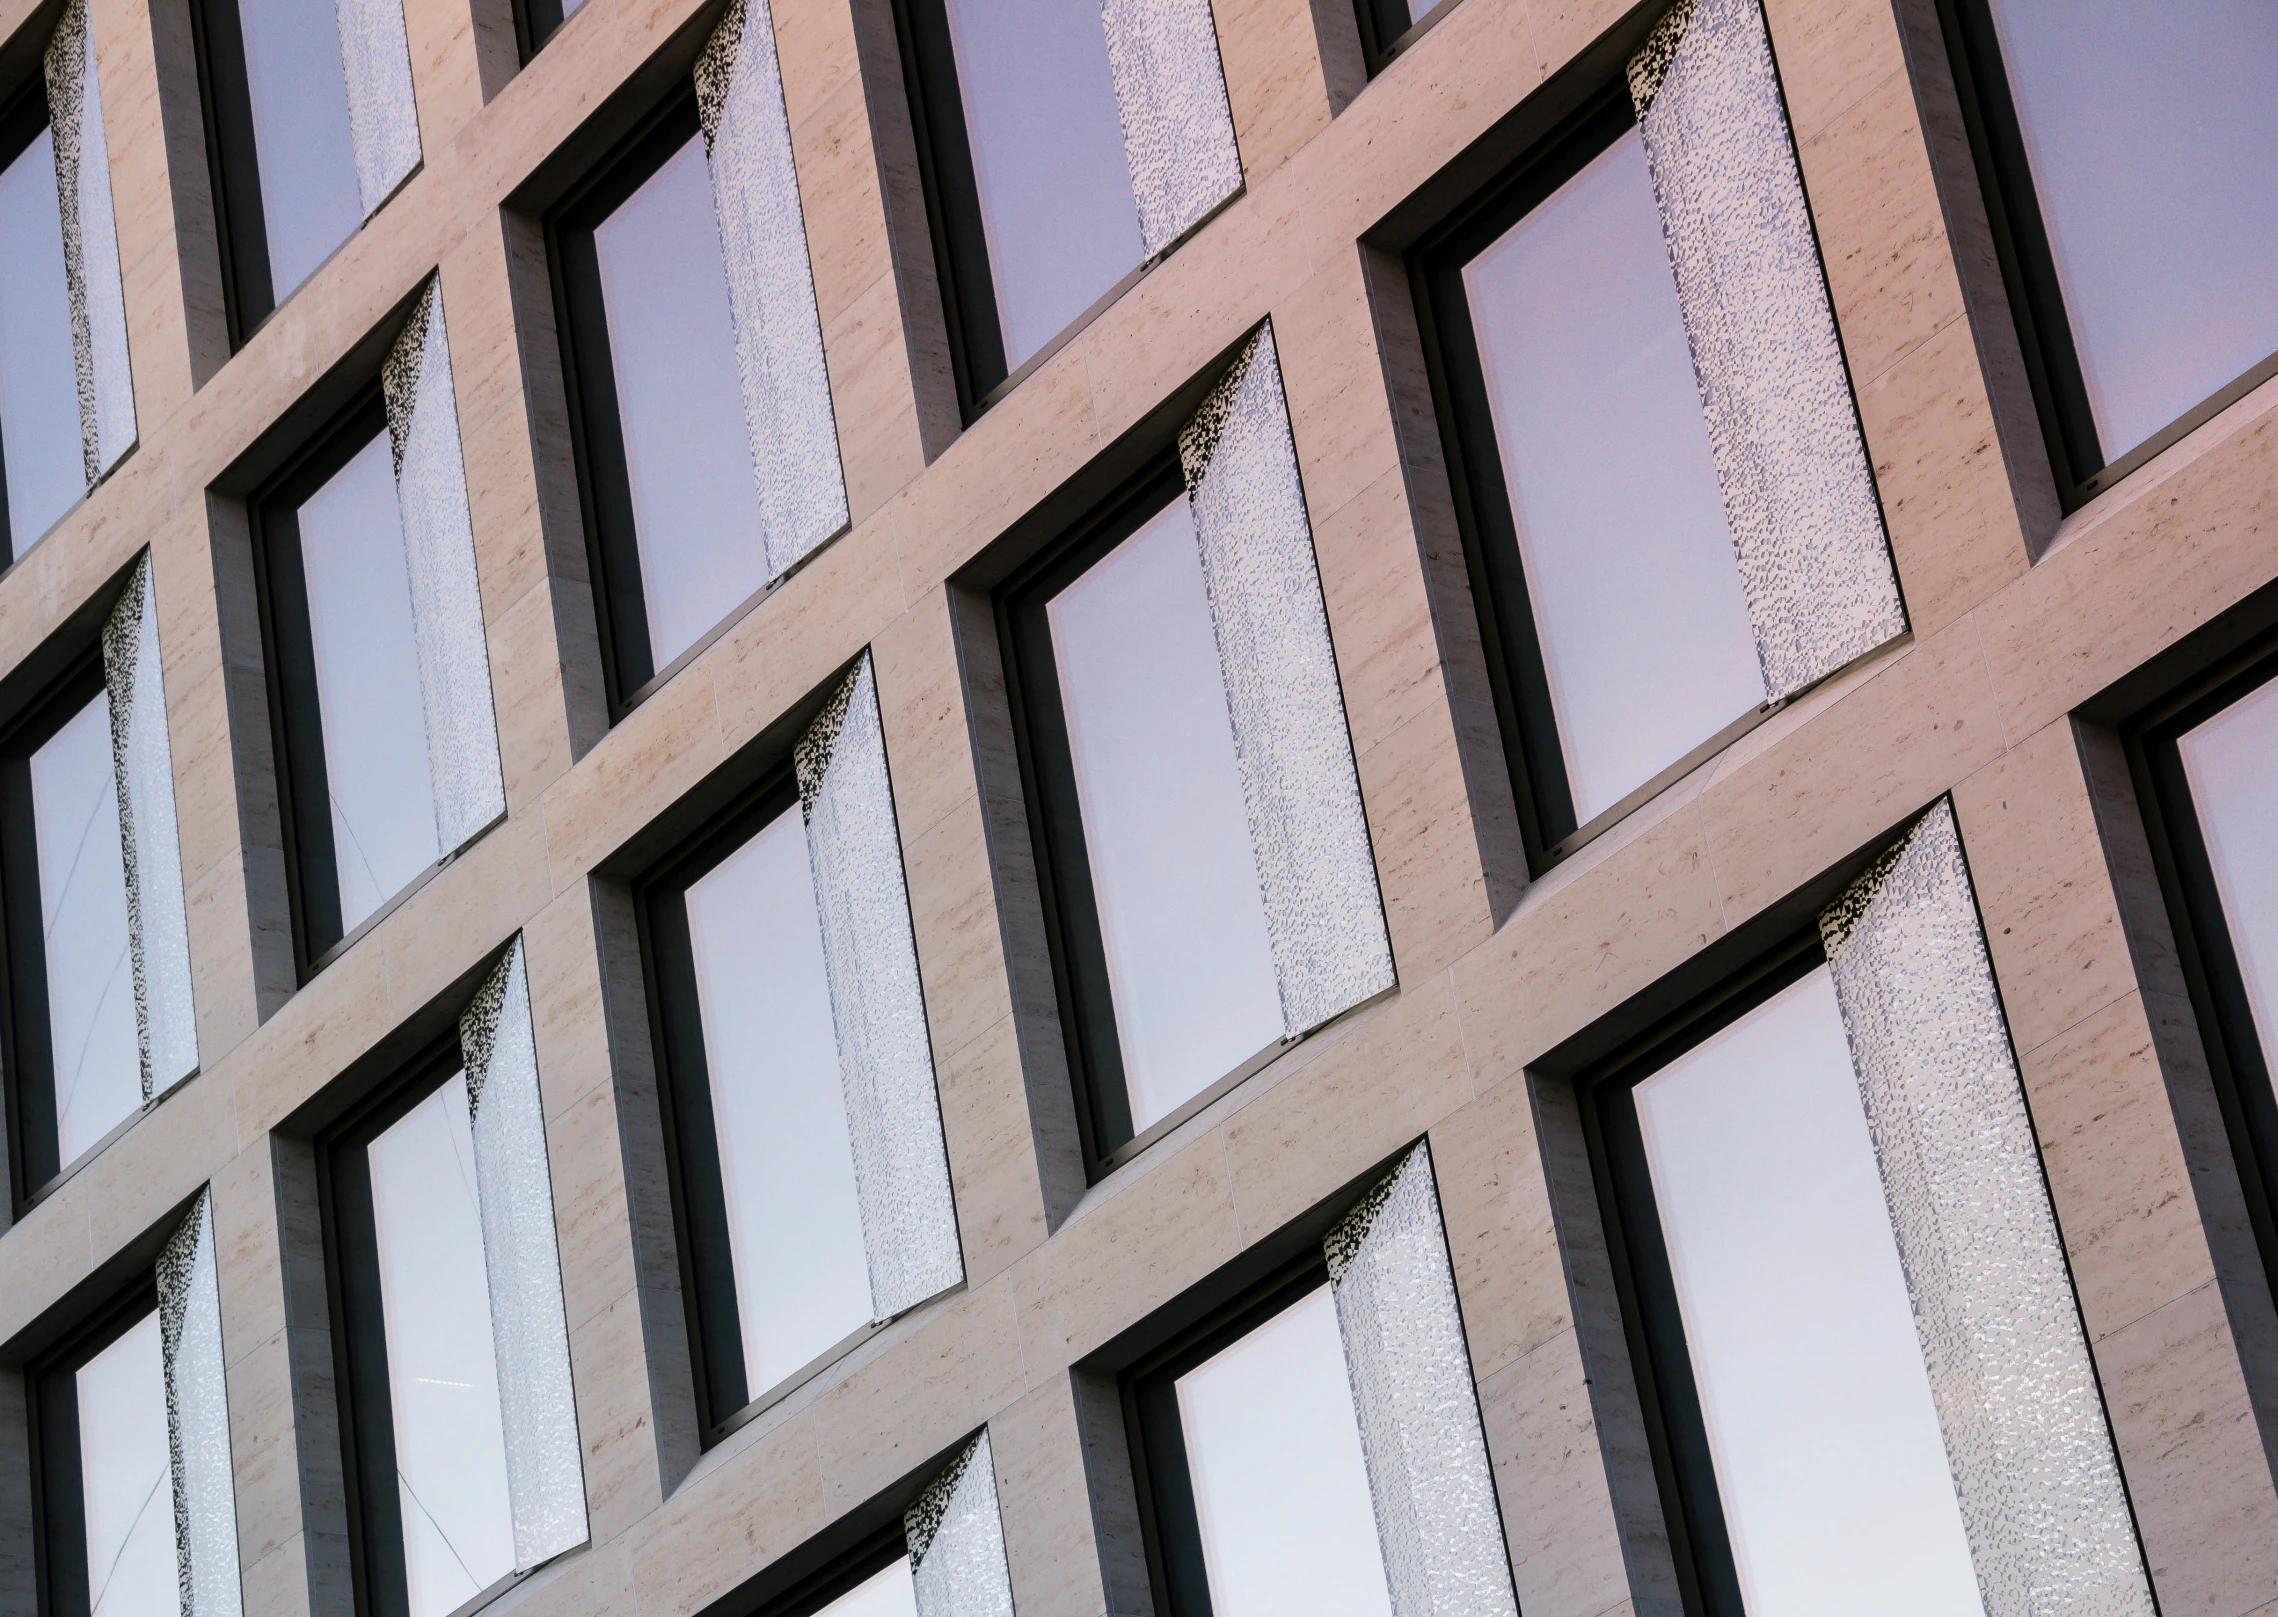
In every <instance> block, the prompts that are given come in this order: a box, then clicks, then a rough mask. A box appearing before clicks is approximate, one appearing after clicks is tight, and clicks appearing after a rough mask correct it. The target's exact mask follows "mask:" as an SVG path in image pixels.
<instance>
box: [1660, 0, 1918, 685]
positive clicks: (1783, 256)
mask: <svg viewBox="0 0 2278 1617" xmlns="http://www.w3.org/2000/svg"><path fill="white" fill-rule="evenodd" d="M1629 84H1630V91H1631V97H1632V100H1633V101H1634V103H1635V105H1636V107H1637V121H1638V127H1639V129H1640V130H1641V132H1642V133H1643V135H1644V137H1645V155H1646V160H1647V163H1648V165H1649V166H1650V167H1651V169H1652V172H1653V191H1654V196H1655V199H1656V200H1657V201H1658V202H1659V204H1660V207H1661V221H1662V226H1663V230H1664V233H1665V234H1666V237H1667V239H1668V244H1669V260H1670V264H1671V266H1672V268H1673V269H1674V271H1675V274H1676V278H1677V302H1678V305H1679V307H1680V308H1682V310H1683V311H1684V317H1685V333H1686V337H1687V339H1688V341H1689V342H1690V345H1691V348H1692V355H1693V373H1694V376H1695V378H1696V380H1697V381H1698V382H1699V384H1700V391H1701V409H1702V412H1703V414H1704V415H1705V416H1706V417H1707V419H1708V429H1709V444H1710V447H1711V449H1712V450H1713V451H1714V454H1715V457H1716V472H1717V482H1718V484H1719V486H1720V487H1721V488H1722V489H1723V492H1724V506H1725V514H1726V516H1727V518H1728V519H1729V520H1730V522H1731V526H1732V542H1733V548H1734V550H1735V552H1736V554H1737V556H1738V559H1739V563H1740V578H1741V583H1742V585H1743V587H1744V588H1745V590H1746V593H1747V597H1748V616H1749V621H1750V623H1751V625H1752V626H1753V627H1754V630H1755V634H1756V648H1757V654H1758V655H1759V656H1760V657H1761V658H1762V659H1763V665H1764V683H1765V686H1766V688H1767V689H1768V690H1769V691H1770V693H1771V698H1772V700H1774V701H1779V700H1782V699H1784V698H1786V697H1789V696H1792V695H1794V694H1795V693H1796V692H1797V691H1800V690H1802V689H1803V688H1804V687H1806V686H1808V685H1810V684H1812V683H1813V682H1814V681H1816V680H1819V679H1822V678H1824V677H1826V676H1827V675H1828V674H1831V673H1833V672H1834V671H1835V670H1837V669H1839V668H1841V667H1843V666H1844V665H1845V664H1847V663H1849V662H1851V661H1853V660H1854V659H1855V658H1858V657H1860V656H1863V655H1865V654H1866V653H1867V652H1869V651H1872V650H1873V649H1874V648H1875V647H1877V646H1879V645H1881V644H1883V643H1884V642H1885V641H1887V640H1889V639H1891V638H1892V637H1894V636H1896V635H1898V634H1901V633H1903V632H1904V631H1905V629H1906V609H1905V606H1904V605H1903V603H1902V602H1901V601H1900V599H1899V593H1898V578H1897V575H1896V573H1895V572H1893V571H1892V568H1891V561H1890V545H1889V541H1888V540H1887V538H1886V537H1885V535H1884V532H1883V522H1882V509H1881V507H1880V506H1879V505H1878V504H1877V503H1876V499H1875V486H1874V479H1873V476H1872V474H1871V472H1870V471H1869V468H1868V463H1867V454H1866V446H1865V443H1864V442H1863V440H1862V439H1861V438H1860V435H1859V421H1858V414H1857V411H1856V410H1855V408H1854V407H1853V404H1852V401H1851V388H1850V380H1849V376H1848V373H1847V372H1846V371H1845V369H1844V363H1843V349H1842V344H1841V342H1840V341H1839V340H1838V338H1837V336H1836V331H1835V315H1834V311H1833V310H1832V309H1831V308H1830V307H1829V304H1828V301H1827V283H1826V278H1825V276H1824V274H1823V273H1822V271H1821V268H1820V262H1819V249H1818V245H1817V242H1816V241H1815V239H1814V237H1813V235H1812V227H1811V214H1810V210H1809V208H1808V206H1807V205H1806V203H1805V200H1804V192H1803V177H1802V175H1801V173H1800V172H1799V171H1798V169H1797V167H1796V159H1795V151H1794V148H1793V146H1792V144H1791V142H1790V140H1789V135H1788V120H1787V108H1786V105H1785V103H1784V102H1783V101H1782V100H1781V97H1780V84H1779V76H1778V74H1777V72H1776V71H1775V70H1774V68H1773V65H1772V47H1771V40H1770V37H1769V36H1768V35H1767V34H1766V32H1765V28H1764V16H1763V12H1762V11H1761V10H1760V9H1759V6H1758V0H1680V4H1678V5H1677V7H1676V8H1675V9H1674V10H1672V11H1671V12H1670V13H1669V15H1668V16H1667V17H1665V18H1663V19H1662V21H1661V23H1660V24H1659V25H1658V26H1657V27H1656V28H1655V29H1654V31H1653V33H1652V34H1651V35H1650V36H1649V37H1648V38H1647V41H1646V43H1645V46H1644V47H1643V48H1642V49H1641V50H1640V51H1639V52H1638V54H1637V55H1636V56H1635V57H1634V58H1633V59H1632V60H1631V62H1630V65H1629Z"/></svg>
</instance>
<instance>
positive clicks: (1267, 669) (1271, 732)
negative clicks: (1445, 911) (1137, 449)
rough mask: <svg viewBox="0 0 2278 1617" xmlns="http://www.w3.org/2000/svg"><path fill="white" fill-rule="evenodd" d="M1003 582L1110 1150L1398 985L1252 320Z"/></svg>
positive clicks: (1088, 1114) (1074, 1049) (1061, 930)
mask: <svg viewBox="0 0 2278 1617" xmlns="http://www.w3.org/2000/svg"><path fill="white" fill-rule="evenodd" d="M1181 456H1182V460H1183V464H1173V463H1172V462H1171V461H1170V460H1169V458H1168V457H1167V456H1166V457H1164V459H1163V460H1161V461H1159V462H1158V463H1157V464H1156V466H1155V467H1154V468H1152V469H1150V470H1148V471H1145V472H1143V473H1142V474H1141V475H1140V476H1139V477H1137V478H1136V479H1135V480H1134V481H1132V482H1131V483H1130V484H1128V485H1127V486H1126V487H1125V488H1124V489H1123V490H1121V491H1120V492H1118V493H1117V494H1116V495H1115V496H1113V497H1112V498H1110V499H1109V500H1108V501H1106V502H1105V503H1104V504H1103V505H1102V506H1101V507H1100V509H1099V511H1098V512H1097V514H1096V515H1095V516H1094V517H1093V518H1092V519H1091V520H1090V521H1089V522H1088V523H1087V524H1085V525H1083V526H1081V527H1079V528H1078V529H1077V530H1076V531H1075V532H1074V533H1073V534H1071V535H1070V536H1069V537H1068V538H1067V539H1066V540H1065V541H1064V542H1063V543H1062V544H1060V545H1059V546H1058V547H1057V548H1055V549H1053V550H1051V551H1049V552H1047V553H1046V554H1045V555H1043V556H1041V557H1040V558H1038V560H1037V561H1036V562H1034V563H1033V564H1031V565H1030V566H1029V567H1028V568H1027V569H1026V570H1025V571H1024V572H1022V573H1021V574H1019V575H1017V576H1015V577H1014V578H1013V579H1012V580H1011V581H1010V583H1009V584H1008V586H1007V587H1006V589H1005V591H1004V593H1003V595H1002V596H1001V597H1000V600H1001V617H1002V624H1003V631H1004V637H1005V641H1006V649H1007V654H1008V661H1009V664H1010V666H1011V669H1012V671H1013V674H1014V683H1015V686H1016V687H1017V700H1018V704H1019V711H1018V713H1017V714H1016V722H1017V723H1018V724H1019V726H1020V729H1021V732H1022V738H1023V741H1024V743H1025V745H1024V764H1025V767H1026V769H1027V771H1028V776H1029V786H1030V792H1031V804H1032V813H1033V820H1034V825H1035V829H1036V834H1037V840H1038V842H1039V844H1040V845H1041V848H1042V851H1043V853H1044V855H1045V863H1046V865H1047V867H1048V868H1047V871H1046V877H1047V887H1048V891H1047V893H1046V911H1047V921H1048V924H1049V925H1050V926H1051V928H1052V931H1053V937H1054V940H1055V945H1056V956H1057V960H1058V965H1059V970H1060V973H1061V981H1062V987H1063V992H1064V994H1065V997H1066V1001H1067V1007H1068V1012H1069V1014H1068V1018H1067V1020H1068V1023H1069V1032H1070V1054H1071V1058H1072V1065H1073V1066H1074V1067H1075V1069H1076V1071H1077V1073H1078V1074H1079V1084H1078V1095H1079V1099H1080V1100H1081V1102H1082V1105H1081V1108H1080V1112H1081V1116H1082V1119H1083V1124H1084V1128H1085V1130H1086V1138H1087V1141H1088V1148H1089V1150H1090V1153H1091V1155H1092V1158H1093V1166H1094V1168H1095V1169H1097V1170H1102V1171H1104V1170H1105V1169H1106V1168H1109V1167H1112V1166H1113V1165H1114V1164H1115V1163H1117V1162H1120V1161H1122V1160H1124V1158H1126V1157H1127V1156H1129V1155H1130V1154H1131V1153H1132V1152H1133V1151H1134V1150H1136V1149H1138V1148H1139V1147H1140V1146H1141V1145H1143V1144H1144V1143H1145V1142H1146V1141H1147V1140H1150V1139H1152V1138H1154V1137H1155V1136H1157V1135H1159V1134H1160V1133H1162V1132H1163V1131H1164V1130H1166V1129H1168V1128H1171V1127H1175V1126H1176V1124H1177V1122H1178V1121H1179V1120H1180V1119H1182V1118H1184V1117H1186V1116H1188V1115H1191V1114H1192V1113H1193V1112H1194V1111H1195V1110H1196V1109H1197V1108H1199V1107H1200V1106H1202V1105H1205V1104H1207V1103H1208V1102H1209V1100H1211V1099H1213V1098H1215V1097H1216V1095H1218V1094H1220V1093H1222V1092H1223V1091H1224V1090H1225V1089H1226V1088H1227V1087H1229V1086H1231V1085H1232V1084H1234V1083H1235V1082H1237V1081H1239V1079H1241V1078H1242V1077H1243V1076H1245V1075H1246V1074H1248V1073H1249V1072H1251V1071H1253V1070H1255V1068H1256V1067H1257V1066H1258V1065H1259V1064H1260V1063H1261V1062H1262V1061H1264V1060H1265V1059H1267V1058H1269V1057H1270V1056H1271V1055H1272V1054H1274V1053H1275V1052H1276V1051H1278V1050H1279V1049H1280V1048H1281V1047H1282V1046H1283V1045H1285V1044H1287V1043H1291V1042H1294V1041H1295V1040H1296V1039H1298V1038H1300V1037H1302V1036H1303V1035H1304V1034H1306V1033H1308V1032H1310V1031H1311V1030H1312V1029H1313V1028H1315V1027H1318V1026H1320V1025H1321V1024H1322V1023H1324V1022H1326V1021H1328V1020H1329V1019H1330V1018H1331V1017H1333V1016H1336V1015H1338V1014H1340V1013H1342V1012H1343V1011H1345V1010H1347V1009H1349V1008H1351V1007H1352V1006H1354V1005H1357V1004H1359V1003H1361V1002H1362V1001H1364V1000H1367V999H1370V998H1372V997H1374V996H1375V995H1376V994H1378V993H1380V992H1382V991H1384V990H1385V989H1387V988H1389V987H1391V986H1392V981H1393V969H1392V951H1391V944H1390V940H1389V938H1388V937H1387V935H1386V932H1385V927H1384V916H1383V909H1382V901H1381V899H1380V898H1379V896H1378V892H1377V885H1376V866H1375V860H1374V855H1373V853H1372V851H1371V849H1370V845H1369V840H1368V827H1367V822H1366V818H1365V815H1364V813H1363V810H1362V805H1361V800H1360V786H1359V779H1358V773H1357V770H1356V769H1355V767H1354V765H1353V762H1352V743H1351V740H1350V738H1349V736H1348V734H1347V732H1346V728H1345V713H1344V699H1343V694H1342V691H1341V689H1340V687H1339V686H1338V684H1337V677H1336V662H1335V655H1334V652H1333V650H1332V648H1331V645H1330V641H1329V626H1328V618H1327V614H1326V612H1325V611H1324V609H1323V608H1322V605H1321V585H1320V578H1319V575H1318V573H1317V572H1316V571H1315V563H1314V557H1313V545H1312V533H1311V530H1310V528H1309V527H1308V526H1307V523H1306V518H1305V507H1304V492H1303V488H1302V486H1301V485H1300V484H1299V482H1298V469H1297V462H1296V454H1295V450H1294V447H1293V445H1292V443H1291V440H1290V437H1289V427H1288V413H1287V407H1286V405H1285V403H1284V401H1283V398H1282V392H1281V380H1280V369H1279V362H1278V360H1277V359H1276V357H1275V354H1274V349H1273V340H1272V332H1271V328H1270V327H1269V328H1267V329H1266V330H1263V331H1261V332H1260V333H1259V334H1258V335H1257V336H1256V337H1255V338H1253V339H1252V340H1251V343H1250V345H1249V347H1248V348H1247V349H1246V350H1245V351H1244V352H1243V354H1242V355H1241V357H1240V358H1239V359H1237V361H1236V363H1235V365H1234V367H1233V369H1232V370H1231V371H1229V373H1228V374H1227V375H1226V376H1225V377H1224V378H1222V379H1221V380H1220V381H1219V382H1218V383H1217V384H1215V386H1214V387H1213V389H1212V391H1211V394H1210V396H1209V397H1208V398H1206V399H1205V401H1204V403H1203V405H1202V407H1201V409H1200V410H1198V411H1197V413H1196V415H1195V418H1194V420H1193V422H1191V423H1190V424H1189V425H1188V427H1187V428H1186V431H1185V433H1184V435H1183V436H1182V439H1181Z"/></svg>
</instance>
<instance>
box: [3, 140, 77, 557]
mask: <svg viewBox="0 0 2278 1617" xmlns="http://www.w3.org/2000/svg"><path fill="white" fill-rule="evenodd" d="M23 138H25V137H23V136H22V134H21V133H20V131H16V130H11V129H9V128H8V127H6V126H5V125H0V162H4V163H5V165H6V166H5V167H0V481H4V482H5V484H6V487H7V507H6V515H7V527H6V529H5V531H4V532H0V565H4V564H5V563H6V562H8V561H11V560H13V559H15V558H16V557H18V556H21V555H22V554H23V553H24V552H25V551H27V550H29V549H30V548H31V547H32V545H33V544H34V543H36V542H37V541H38V539H39V538H40V536H41V535H42V534H44V533H46V532H47V530H48V529H50V528H52V527H53V526H55V524H56V522H57V521H58V520H59V519H60V518H61V517H62V516H63V514H64V513H65V512H66V511H68V510H70V509H71V507H72V506H73V505H74V504H76V503H77V502H78V500H79V497H80V496H81V495H83V494H85V493H86V492H87V483H86V472H85V467H84V464H83V462H82V460H81V455H80V445H79V372H78V362H77V360H76V359H75V358H74V357H73V354H72V346H71V303H70V298H69V295H68V293H67V292H66V290H65V287H64V278H63V213H62V206H61V203H60V201H59V200H58V196H57V192H56V172H55V137H54V134H53V132H52V131H51V130H50V129H49V128H48V127H47V126H46V124H45V122H44V121H43V122H42V123H41V124H40V125H39V127H38V131H37V133H36V134H33V135H31V136H29V138H28V144H24V145H22V146H21V147H20V148H17V147H16V146H15V141H16V140H19V139H23Z"/></svg>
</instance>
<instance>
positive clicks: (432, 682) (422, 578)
mask: <svg viewBox="0 0 2278 1617" xmlns="http://www.w3.org/2000/svg"><path fill="white" fill-rule="evenodd" d="M390 3H391V4H392V3H393V0H390ZM381 381H382V385H383V387H384V389H385V391H386V394H387V412H388V438H389V442H390V443H391V445H392V446H393V448H394V452H395V475H396V496H397V504H398V507H399V509H400V511H401V513H402V521H403V556H404V571H405V576H406V580H407V582H408V584H409V587H410V595H411V631H412V643H413V645H414V647H415V648H416V650H417V652H418V656H419V694H420V707H421V710H422V712H423V714H424V716H425V719H426V727H427V768H428V775H429V777H430V780H431V781H432V784H433V786H434V791H435V839H436V842H437V844H438V846H439V847H440V848H441V850H442V851H443V852H446V853H448V852H450V851H451V850H452V849H454V848H457V847H459V846H460V845H461V844H463V843H464V842H466V840H467V839H468V838H469V837H472V836H473V835H474V834H475V833H476V832H477V831H480V830H481V829H482V828H483V827H484V826H486V825H488V824H490V822H491V821H493V820H495V819H497V818H498V817H499V816H500V815H501V814H504V813H505V812H506V778H505V775H504V772H503V770H502V768H501V766H500V763H499V756H498V721H497V719H496V717H495V716H494V715H493V713H492V709H491V689H490V644H489V642H488V641H487V640H486V639H485V638H484V637H483V622H482V581H481V580H480V579H479V578H477V577H476V575H475V532H474V520H473V518H472V517H471V516H470V515H469V514H468V510H467V473H466V466H465V463H464V461H463V459H462V457H461V454H460V449H459V405H458V398H457V395H456V393H455V392H454V391H453V389H452V386H451V345H450V340H449V338H448V337H447V336H446V335H445V333H444V328H443V283H442V282H441V281H440V280H430V281H429V282H428V283H427V291H426V293H425V294H424V295H423V296H422V297H421V298H420V300H419V305H418V307H417V308H415V309H414V310H413V311H412V316H411V320H410V323H409V324H407V325H406V326H405V327H404V329H403V332H402V334H401V335H400V336H398V337H397V338H396V342H395V347H394V349H393V350H392V351H391V352H390V353H389V355H388V358H387V363H386V365H385V366H384V367H383V368H382V370H381Z"/></svg>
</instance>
